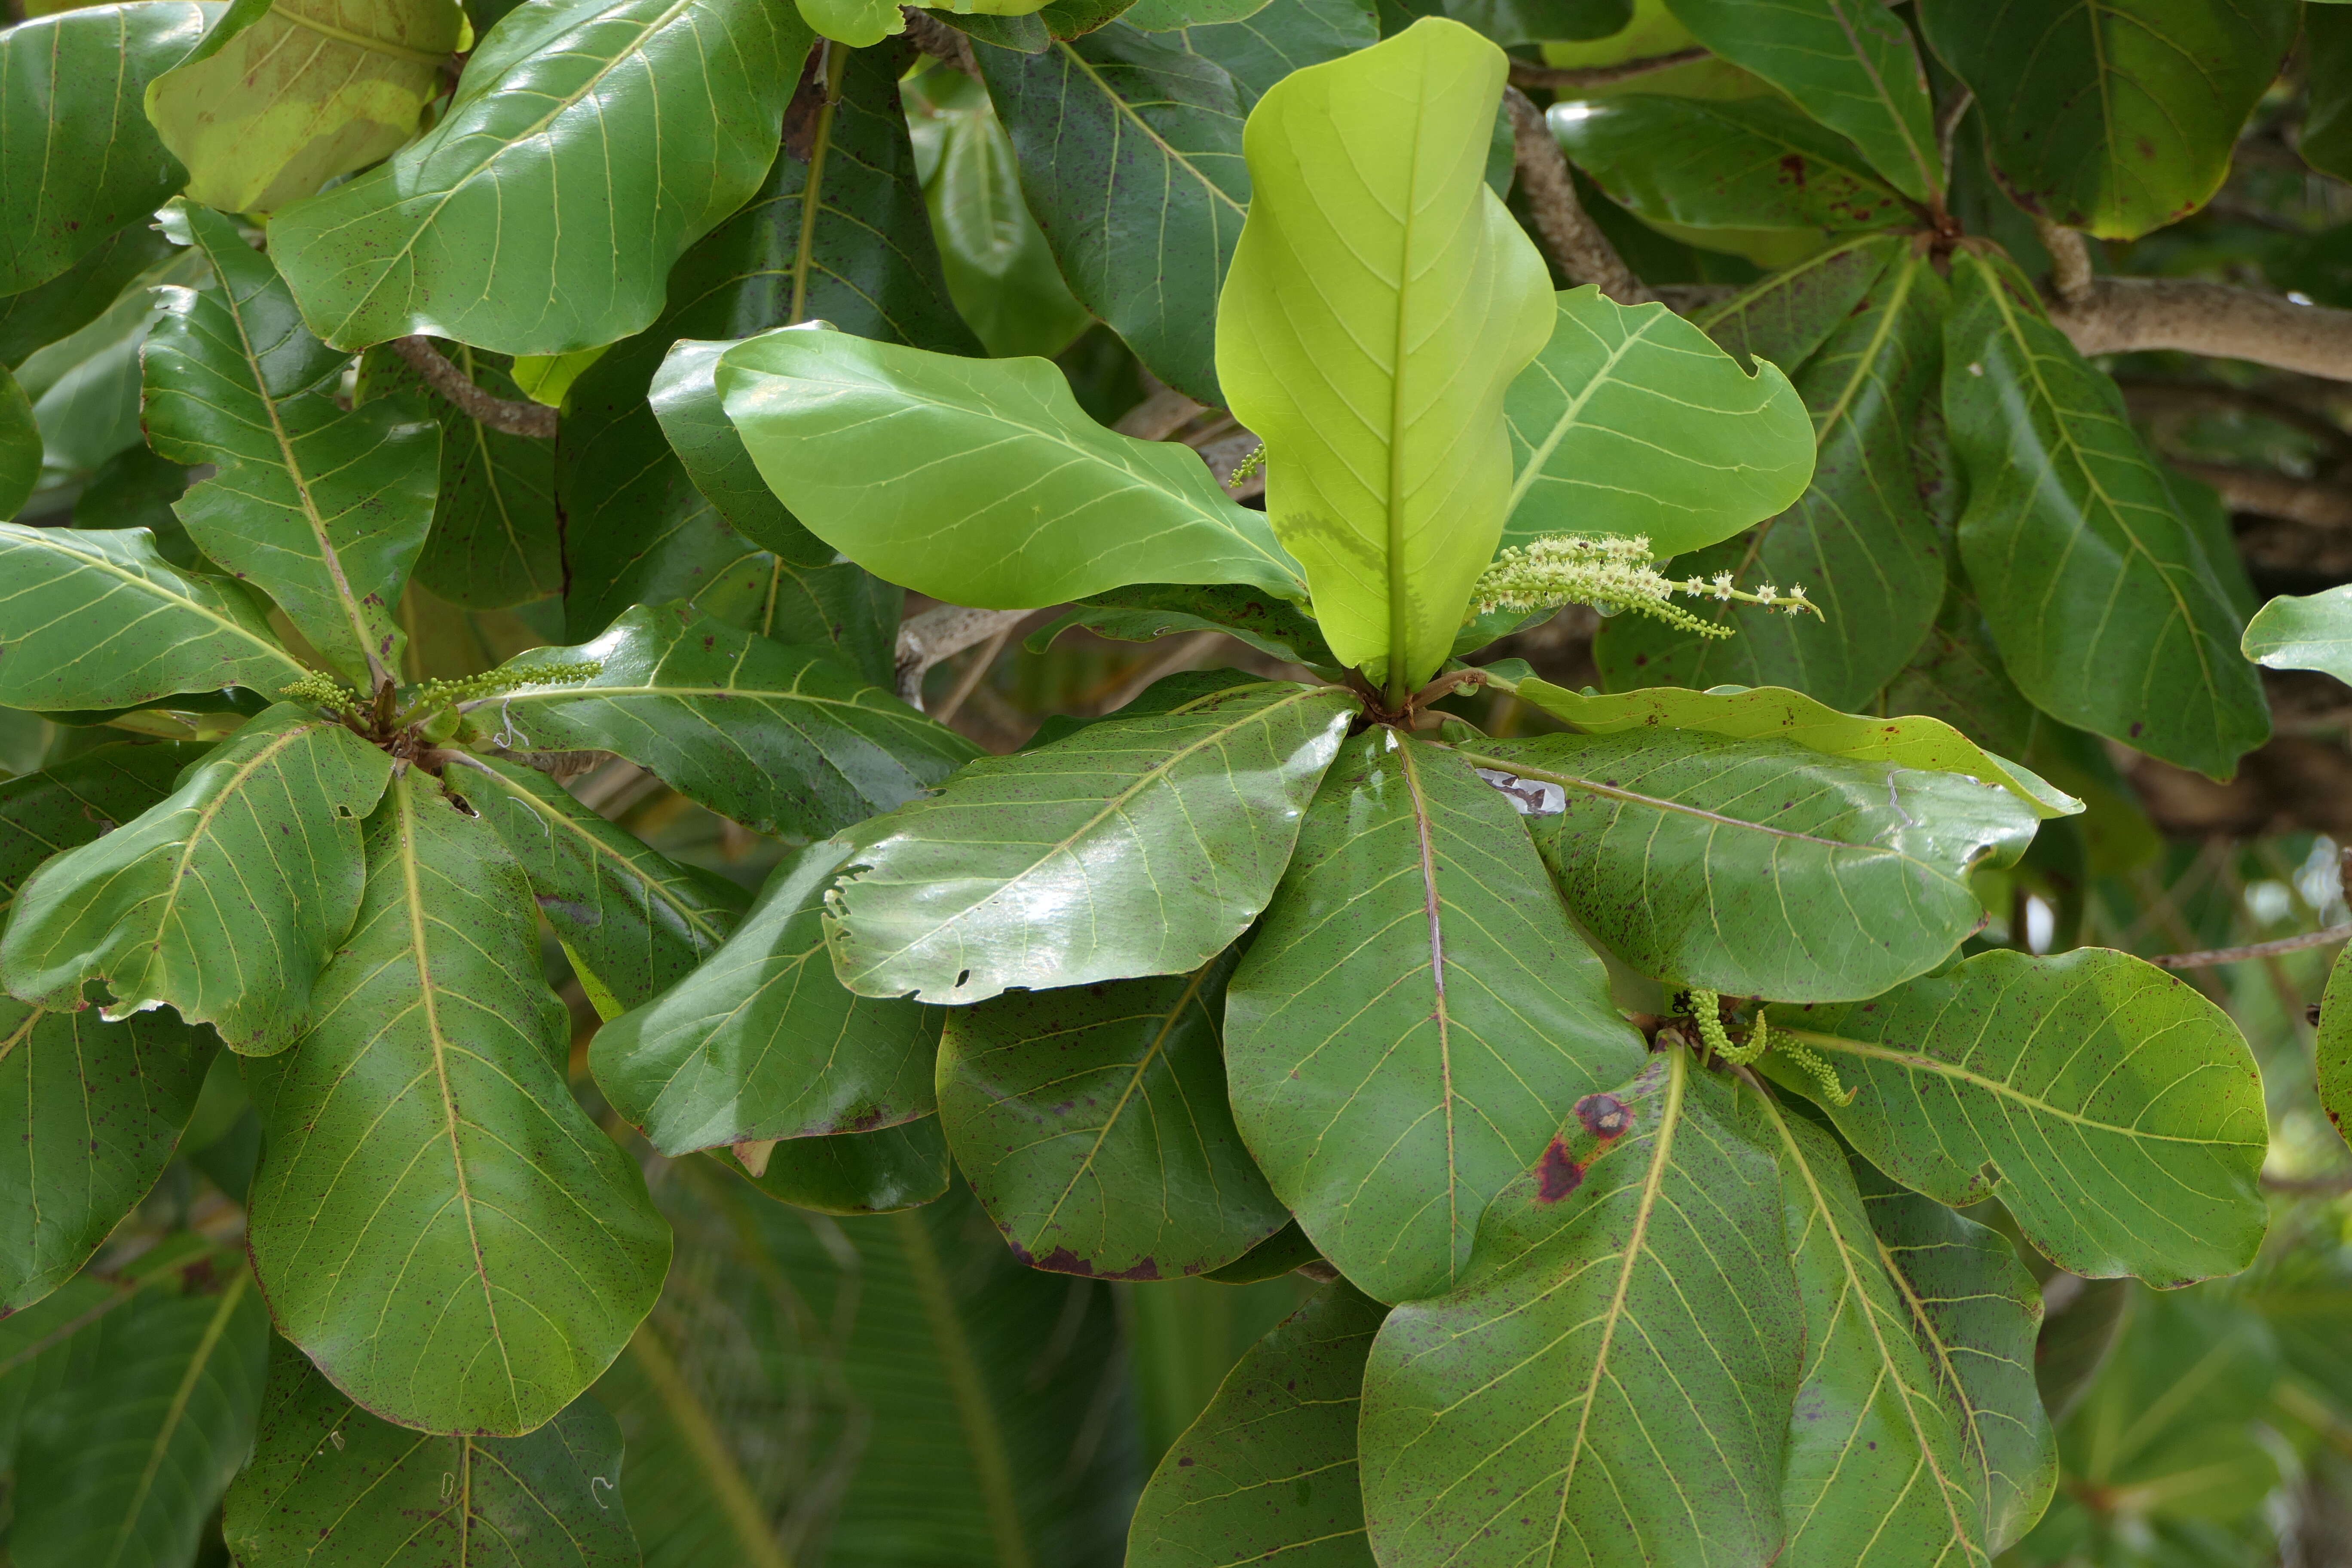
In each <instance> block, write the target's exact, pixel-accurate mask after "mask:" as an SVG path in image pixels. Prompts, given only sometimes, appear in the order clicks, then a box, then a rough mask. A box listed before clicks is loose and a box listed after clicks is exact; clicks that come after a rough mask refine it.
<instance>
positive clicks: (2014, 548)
mask: <svg viewBox="0 0 2352 1568" xmlns="http://www.w3.org/2000/svg"><path fill="white" fill-rule="evenodd" d="M1945 338H1946V342H1947V353H1946V359H1945V364H1944V406H1945V411H1946V413H1947V415H1948V417H1949V419H1950V421H1951V431H1952V446H1953V449H1954V450H1955V451H1956V452H1957V453H1958V457H1959V459H1960V463H1961V467H1962V468H1963V469H1964V470H1965V472H1966V474H1967V476H1968V487H1969V489H1968V495H1969V499H1968V510H1966V511H1965V512H1963V513H1962V514H1961V517H1960V526H1959V536H1960V558H1961V560H1962V561H1963V562H1964V563H1966V564H1967V566H1968V571H1969V581H1970V582H1971V583H1973V584H1975V586H1976V590H1977V595H1978V599H1979V603H1980V604H1981V605H1983V607H1984V614H1985V619H1986V621H1987V623H1988V624H1989V625H1990V626H1991V628H1992V636H1993V640H1994V641H1995V642H1996V643H1998V644H1999V645H2000V653H2001V659H2002V662H2003V663H2004V664H2005V665H2006V666H2007V667H2008V669H2009V673H2010V676H2011V679H2014V680H2015V681H2016V682H2017V685H2018V689H2020V690H2021V691H2023V692H2024V693H2025V695H2026V696H2028V697H2029V698H2031V699H2032V700H2033V703H2034V705H2035V706H2036V707H2038V708H2040V709H2041V710H2042V711H2043V712H2045V713H2048V714H2050V715H2052V716H2053V718H2057V719H2060V720H2063V721H2065V722H2066V723H2068V724H2071V725H2073V726H2074V727H2075V728H2076V729H2078V730H2088V731H2091V732H2092V733H2094V734H2098V735H2105V736H2106V737H2107V738H2108V739H2109V740H2113V741H2122V742H2125V743H2126V744H2128V745H2130V746H2133V747H2135V748H2137V750H2139V751H2143V752H2148V753H2149V754H2151V755H2153V756H2158V757H2161V758H2163V759H2164V760H2165V761H2167V762H2169V763H2177V764H2179V766H2182V767H2189V768H2196V769H2199V770H2200V771H2202V772H2204V773H2210V774H2212V775H2213V776H2215V777H2217V778H2218V777H2226V776H2227V775H2228V774H2229V773H2231V770H2232V769H2234V768H2235V766H2236V765H2237V760H2238V757H2239V756H2240V755H2241V754H2242V752H2247V751H2250V750H2252V748H2253V747H2255V746H2258V745H2260V744H2261V743H2262V742H2263V740H2264V739H2265V738H2267V737H2268V735H2269V734H2270V715H2269V711H2268V709H2267V707H2266V705H2265V704H2264V702H2263V690H2262V682H2261V679H2260V678H2259V677H2258V676H2257V675H2256V673H2255V671H2254V669H2253V668H2252V666H2250V665H2248V664H2247V663H2246V662H2245V661H2244V660H2243V659H2242V658H2240V657H2239V655H2238V638H2239V634H2240V631H2241V629H2242V616H2241V615H2240V613H2239V612H2238V611H2237V610H2236V609H2235V608H2234V607H2233V606H2232V605H2231V604H2230V602H2229V598H2228V595H2226V594H2225V593H2224V592H2223V590H2222V588H2221V584H2219V583H2218V582H2217V581H2216V580H2215V577H2214V574H2213V572H2212V570H2211V568H2210V565H2209V564H2208V563H2207V558H2206V556H2205V553H2204V552H2203V550H2202V548H2201V547H2200V544H2199V542H2198V541H2197V538H2196V536H2195V535H2194V533H2192V532H2191V531H2189V528H2188V527H2187V525H2186V524H2185V523H2184V522H2183V521H2182V520H2181V517H2180V515H2179V509H2178V507H2177V506H2176V504H2175V501H2174V498H2173V496H2172V493H2171V491H2170V490H2169V489H2168V488H2167V486H2166V483H2165V479H2164V474H2163V471H2162V469H2161V468H2158V466H2157V464H2156V462H2155V461H2154V459H2153V458H2151V457H2150V456H2149V454H2148V451H2147V447H2145V446H2143V445H2142V444H2141V442H2140V438H2139V437H2138V435H2137V433H2136V432H2135V431H2134V430H2133V428H2132V426H2131V424H2130V421H2129V419H2128V418H2127V417H2126V412H2125V409H2124V403H2123V395H2122V394H2120V393H2119V392H2117V391H2116V384H2115V383H2114V382H2113V381H2112V380H2110V379H2109V378H2108V377H2106V376H2105V375H2103V374H2100V373H2099V372H2098V371H2096V370H2095V369H2093V368H2092V367H2091V366H2090V365H2088V364H2086V363H2084V360H2083V357H2082V356H2081V355H2080V354H2078V353H2075V352H2074V345H2073V344H2071V343H2069V342H2067V341H2066V337H2065V334H2063V332H2061V331H2059V330H2058V329H2057V328H2055V327H2053V326H2052V325H2051V324H2050V323H2049V322H2048V321H2045V320H2044V319H2043V318H2042V309H2041V305H2040V302H2039V300H2037V298H2036V297H2035V294H2034V291H2033V286H2032V283H2031V282H2029V281H2028V280H2027V279H2026V278H2025V277H2024V275H2023V274H2022V273H2021V272H2019V271H2018V270H2017V268H2016V267H2015V266H2014V265H2013V264H2011V263H2009V262H2007V261H2005V260H2003V259H2001V258H1999V257H1997V256H1995V255H1993V254H1990V253H1988V252H1986V251H1984V250H1981V249H1979V248H1975V247H1968V248H1963V249H1962V250H1960V251H1958V252H1957V253H1956V254H1955V255H1954V257H1953V303H1952V313H1951V315H1950V317H1949V318H1948V321H1946V324H1945Z"/></svg>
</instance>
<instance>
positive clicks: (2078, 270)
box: [2033, 213, 2094, 305]
mask: <svg viewBox="0 0 2352 1568" xmlns="http://www.w3.org/2000/svg"><path fill="white" fill-rule="evenodd" d="M2033 232H2034V233H2035V234H2036V235H2037V236H2039V237H2040V238H2041V240H2042V249H2044V250H2046V251H2048V252H2049V253H2050V291H2051V292H2052V293H2053V294H2055V295H2057V296H2058V298H2059V300H2061V301H2062V302H2063V303H2065V304H2067V305H2081V304H2083V303H2084V302H2085V301H2086V300H2088V299H2089V298H2090V294H2091V282H2092V279H2093V276H2094V275H2093V273H2092V271H2091V247H2089V246H2087V245H2085V244H2084V243H2083V237H2082V235H2081V234H2080V233H2079V232H2078V231H2076V230H2074V229H2071V228H2068V227H2066V226H2063V224H2055V223H2052V222H2051V221H2050V220H2049V219H2048V218H2046V217H2043V216H2042V215H2041V214H2040V213H2035V214H2034V215H2033Z"/></svg>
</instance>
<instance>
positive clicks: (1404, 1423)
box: [1360, 1048, 1804, 1568]
mask: <svg viewBox="0 0 2352 1568" xmlns="http://www.w3.org/2000/svg"><path fill="white" fill-rule="evenodd" d="M1755 1133H1756V1130H1755V1129H1754V1127H1753V1124H1752V1112H1749V1111H1748V1110H1745V1109H1744V1108H1742V1107H1740V1106H1738V1105H1737V1104H1736V1103H1735V1102H1734V1100H1733V1099H1732V1095H1731V1092H1730V1089H1729V1088H1728V1087H1727V1084H1726V1082H1725V1081H1724V1080H1723V1079H1719V1078H1717V1077H1716V1076H1715V1075H1713V1074H1711V1073H1706V1072H1704V1071H1701V1070H1698V1069H1697V1068H1695V1067H1694V1065H1693V1064H1692V1062H1691V1059H1690V1056H1689V1054H1688V1053H1687V1052H1685V1051H1683V1050H1681V1049H1679V1048H1669V1049H1667V1050H1665V1051H1664V1052H1663V1053H1661V1054H1660V1055H1658V1056H1656V1057H1654V1058H1651V1059H1650V1061H1649V1062H1648V1063H1647V1064H1646V1065H1644V1066H1643V1068H1642V1070H1641V1072H1640V1073H1639V1075H1638V1076H1636V1077H1635V1078H1633V1079H1631V1080H1630V1081H1628V1082H1625V1083H1622V1084H1621V1085H1620V1086H1619V1087H1618V1088H1617V1089H1616V1090H1615V1091H1614V1092H1613V1093H1608V1094H1595V1095H1591V1096H1589V1097H1588V1098H1586V1099H1585V1100H1580V1101H1579V1102H1578V1104H1577V1107H1576V1113H1575V1114H1574V1115H1572V1116H1571V1117H1570V1118H1569V1119H1568V1120H1567V1121H1566V1123H1565V1124H1564V1126H1563V1127H1562V1129H1561V1131H1560V1134H1559V1137H1558V1138H1557V1139H1556V1140H1554V1141H1553V1142H1552V1143H1551V1144H1550V1145H1549V1147H1548V1148H1547V1149H1546V1150H1545V1151H1544V1153H1543V1156H1542V1158H1541V1160H1540V1161H1539V1162H1538V1163H1536V1165H1535V1168H1534V1169H1533V1170H1531V1171H1529V1172H1528V1173H1526V1174H1524V1175H1523V1176H1521V1177H1520V1179H1519V1181H1518V1182H1517V1184H1514V1185H1513V1186H1512V1187H1511V1188H1510V1189H1509V1190H1508V1191H1507V1192H1505V1193H1504V1194H1501V1195H1500V1196H1498V1197H1497V1199H1496V1202H1495V1204H1494V1205H1493V1206H1492V1207H1490V1208H1489V1209H1488V1211H1487V1215H1486V1220H1485V1222H1484V1223H1483V1224H1482V1225H1481V1226H1480V1227H1479V1237H1478V1242H1479V1253H1480V1257H1479V1259H1478V1264H1477V1269H1478V1272H1477V1273H1476V1275H1475V1277H1474V1278H1473V1279H1471V1280H1470V1281H1469V1282H1468V1283H1466V1284H1465V1286H1464V1287H1463V1288H1462V1289H1458V1290H1456V1291H1455V1292H1454V1293H1453V1294H1451V1295H1448V1296H1443V1297H1440V1298H1438V1299H1437V1300H1431V1301H1414V1302H1409V1303H1407V1304H1405V1305H1403V1306H1401V1307H1399V1308H1398V1309H1397V1310H1395V1311H1392V1312H1391V1313H1390V1314H1389V1317H1388V1321H1387V1322H1386V1323H1384V1324H1382V1325H1381V1332H1380V1337H1379V1338H1378V1339H1377V1340H1376V1341H1374V1342H1373V1345H1372V1354H1371V1360H1370V1363H1369V1364H1368V1365H1367V1367H1366V1368H1365V1373H1364V1396H1363V1398H1364V1411H1363V1418H1362V1422H1361V1426H1360V1440H1361V1442H1362V1445H1363V1486H1364V1517H1365V1521H1366V1523H1367V1524H1368V1525H1369V1526H1370V1531H1371V1539H1372V1543H1373V1550H1374V1552H1375V1553H1376V1554H1377V1555H1380V1556H1382V1557H1384V1558H1387V1559H1388V1560H1390V1561H1392V1562H1403V1561H1414V1562H1418V1561H1431V1562H1442V1561H1444V1560H1445V1559H1446V1558H1448V1557H1449V1556H1452V1557H1457V1558H1463V1559H1470V1558H1474V1557H1475V1560H1478V1561H1500V1562H1514V1561H1524V1560H1528V1559H1530V1558H1532V1559H1533V1560H1536V1561H1553V1562H1559V1561H1570V1562H1576V1561H1581V1562H1584V1563H1591V1564H1595V1565H1596V1568H1599V1565H1604V1564H1605V1565H1609V1568H1615V1565H1617V1564H1626V1565H1629V1568H1630V1565H1632V1564H1635V1563H1658V1562H1686V1563H1706V1562H1722V1563H1766V1562H1769V1561H1771V1560H1772V1558H1773V1556H1774V1554H1775V1552H1777V1551H1778V1550H1779V1548H1780V1544H1781V1542H1782V1539H1783V1529H1782V1523H1781V1510H1780V1484H1781V1483H1780V1478H1781V1459H1782V1452H1783V1448H1784V1447H1785V1444H1786V1427H1787V1425H1788V1415H1789V1410H1790V1404H1791V1401H1792V1400H1793V1398H1794V1396H1795V1394H1796V1392H1797V1388H1798V1384H1799V1380H1800V1376H1801V1368H1802V1364H1803V1363H1802V1357H1801V1350H1802V1347H1803V1342H1804V1320H1803V1316H1802V1313H1801V1310H1800V1309H1799V1301H1798V1295H1797V1288H1796V1283H1795V1280H1794V1279H1793V1278H1792V1277H1791V1273H1790V1265H1789V1258H1788V1251H1787V1248H1786V1247H1785V1246H1784V1244H1783V1242H1782V1239H1781V1229H1780V1224H1781V1221H1780V1181H1779V1177H1778V1173H1776V1171H1775V1169H1774V1166H1773V1161H1772V1155H1771V1153H1770V1152H1769V1151H1768V1150H1767V1149H1766V1148H1764V1147H1763V1146H1762V1145H1761V1144H1759V1142H1756V1137H1755ZM1661 1455H1666V1456H1671V1457H1672V1458H1671V1462H1668V1463H1660V1462H1659V1458H1660V1456H1661ZM1570 1553H1574V1554H1575V1555H1573V1556H1570V1555H1569V1554H1570Z"/></svg>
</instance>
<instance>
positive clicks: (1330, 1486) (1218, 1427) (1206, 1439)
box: [1127, 1280, 1388, 1568]
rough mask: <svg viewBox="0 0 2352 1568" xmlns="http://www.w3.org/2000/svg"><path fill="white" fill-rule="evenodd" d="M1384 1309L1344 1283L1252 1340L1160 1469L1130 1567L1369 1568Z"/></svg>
mask: <svg viewBox="0 0 2352 1568" xmlns="http://www.w3.org/2000/svg"><path fill="white" fill-rule="evenodd" d="M1387 1311H1388V1309H1386V1308H1385V1307H1383V1306H1381V1304H1380V1303H1379V1302H1377V1301H1374V1300H1370V1298H1369V1297H1366V1296H1363V1295H1360V1294H1359V1293H1358V1292H1357V1291H1355V1290H1354V1289H1350V1288H1349V1286H1348V1284H1347V1282H1346V1281H1344V1280H1342V1281H1339V1283H1336V1284H1332V1285H1328V1286H1326V1287H1324V1289H1322V1290H1321V1291H1319V1292H1318V1293H1317V1295H1316V1297H1315V1299H1314V1300H1311V1301H1309V1302H1308V1303H1307V1305H1306V1306H1304V1307H1301V1308H1300V1309H1299V1310H1297V1312H1294V1313H1293V1314H1291V1316H1289V1317H1288V1318H1286V1319H1285V1320H1284V1321H1282V1323H1281V1325H1280V1326H1279V1327H1277V1328H1276V1329H1275V1331H1273V1332H1272V1333H1269V1334H1267V1335H1266V1336H1265V1338H1264V1339H1262V1340H1260V1341H1259V1342H1257V1343H1256V1344H1255V1345H1253V1346H1251V1347H1250V1349H1249V1351H1248V1352H1246V1353H1245V1354H1244V1355H1243V1357H1242V1359H1241V1360H1240V1362H1238V1363H1235V1365H1234V1369H1233V1371H1232V1372H1230V1373H1227V1374H1226V1375H1225V1380H1224V1383H1223V1385H1222V1386H1220V1387H1219V1388H1218V1390H1217V1396H1216V1398H1215V1399H1213V1400H1212V1401H1211V1402H1210V1404H1209V1407H1208V1409H1206V1410H1204V1411H1202V1413H1201V1418H1200V1419H1199V1420H1197V1421H1195V1422H1193V1423H1192V1427H1191V1429H1190V1430H1188V1431H1187V1432H1186V1433H1185V1434H1184V1436H1182V1438H1181V1439H1180V1440H1179V1441H1178V1442H1177V1444H1176V1446H1175V1447H1173V1448H1171V1449H1170V1450H1169V1452H1168V1455H1167V1457H1166V1458H1163V1459H1161V1460H1160V1468H1158V1469H1156V1470H1154V1471H1153V1472H1152V1475H1151V1483H1150V1485H1149V1486H1147V1487H1146V1488H1145V1489H1144V1491H1143V1498H1142V1500H1140V1501H1139V1502H1138V1503H1137V1504H1136V1509H1135V1523H1134V1525H1133V1526H1132V1527H1131V1528H1130V1529H1129V1533H1128V1538H1127V1561H1128V1563H1129V1564H1130V1568H1211V1565H1215V1568H1228V1565H1238V1564H1241V1563H1258V1562H1263V1561H1266V1560H1269V1559H1271V1560H1274V1561H1277V1562H1280V1563H1283V1565H1284V1568H1291V1565H1292V1564H1297V1568H1370V1564H1371V1561H1372V1553H1371V1548H1370V1546H1369V1545H1368V1544H1366V1542H1365V1540H1364V1511H1363V1500H1362V1497H1361V1495H1360V1492H1359V1490H1358V1488H1357V1482H1356V1409H1357V1395H1358V1393H1359V1391H1360V1388H1361V1386H1362V1384H1363V1379H1364V1361H1365V1358H1366V1357H1367V1356H1368V1355H1370V1353H1371V1348H1372V1336H1373V1335H1374V1334H1375V1333H1377V1332H1378V1331H1379V1330H1380V1326H1381V1319H1382V1318H1383V1317H1385V1316H1386V1315H1387Z"/></svg>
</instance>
